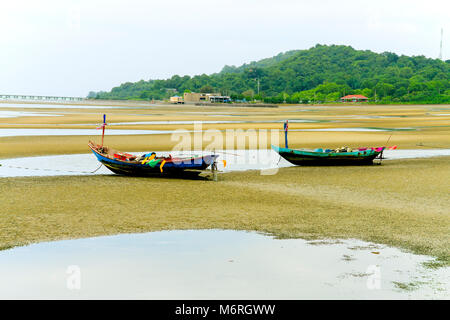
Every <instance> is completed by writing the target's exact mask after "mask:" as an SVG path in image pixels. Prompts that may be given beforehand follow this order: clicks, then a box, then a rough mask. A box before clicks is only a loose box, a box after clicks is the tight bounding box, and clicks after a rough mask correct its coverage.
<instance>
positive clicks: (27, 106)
mask: <svg viewBox="0 0 450 320" xmlns="http://www.w3.org/2000/svg"><path fill="white" fill-rule="evenodd" d="M0 108H19V109H122V108H124V107H121V106H96V105H86V104H80V105H73V104H40V103H29V104H28V103H23V104H22V103H11V104H8V103H0ZM125 108H129V107H125Z"/></svg>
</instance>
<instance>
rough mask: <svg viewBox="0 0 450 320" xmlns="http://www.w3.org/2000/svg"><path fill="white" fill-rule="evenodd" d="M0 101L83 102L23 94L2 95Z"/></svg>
mask: <svg viewBox="0 0 450 320" xmlns="http://www.w3.org/2000/svg"><path fill="white" fill-rule="evenodd" d="M0 100H17V101H83V100H86V98H81V97H59V96H32V95H23V94H0Z"/></svg>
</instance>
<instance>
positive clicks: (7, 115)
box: [0, 110, 62, 118]
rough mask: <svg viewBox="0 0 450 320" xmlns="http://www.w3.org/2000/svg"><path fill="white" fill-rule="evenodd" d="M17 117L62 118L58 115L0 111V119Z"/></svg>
mask: <svg viewBox="0 0 450 320" xmlns="http://www.w3.org/2000/svg"><path fill="white" fill-rule="evenodd" d="M18 117H62V115H60V114H47V113H35V112H23V111H3V110H0V118H18Z"/></svg>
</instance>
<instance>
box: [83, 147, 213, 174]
mask: <svg viewBox="0 0 450 320" xmlns="http://www.w3.org/2000/svg"><path fill="white" fill-rule="evenodd" d="M88 146H89V148H91V150H92V152H93V153H94V155H95V156H96V157H97V159H98V161H100V162H101V163H102V164H103V165H104V166H105V167H107V168H108V169H109V170H111V171H112V172H114V173H117V174H122V175H133V176H150V175H155V174H156V175H163V174H164V175H180V174H182V173H183V172H185V171H188V172H190V173H197V174H199V173H201V170H205V169H207V168H208V167H209V166H210V165H214V162H215V160H216V158H217V157H218V155H214V154H211V155H204V156H198V157H172V156H171V155H169V156H157V155H156V153H155V152H151V153H146V154H143V155H140V156H137V155H133V154H129V153H124V152H120V151H117V150H114V149H112V148H109V147H107V146H102V145H99V144H96V143H94V142H92V141H89V143H88Z"/></svg>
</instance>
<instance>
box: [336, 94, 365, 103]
mask: <svg viewBox="0 0 450 320" xmlns="http://www.w3.org/2000/svg"><path fill="white" fill-rule="evenodd" d="M341 101H342V102H367V101H369V98H367V97H365V96H362V95H360V94H350V95H347V96H345V97H342V98H341Z"/></svg>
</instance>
